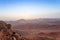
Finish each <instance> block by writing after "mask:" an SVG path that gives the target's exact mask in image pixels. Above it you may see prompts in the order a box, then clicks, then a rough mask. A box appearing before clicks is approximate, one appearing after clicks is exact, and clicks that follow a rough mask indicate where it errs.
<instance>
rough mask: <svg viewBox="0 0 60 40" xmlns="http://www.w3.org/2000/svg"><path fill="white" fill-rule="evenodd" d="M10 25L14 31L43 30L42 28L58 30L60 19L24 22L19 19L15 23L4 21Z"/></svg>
mask: <svg viewBox="0 0 60 40" xmlns="http://www.w3.org/2000/svg"><path fill="white" fill-rule="evenodd" d="M6 22H7V23H9V24H11V25H12V26H13V28H16V29H44V28H48V29H50V28H53V29H55V28H60V19H59V18H54V19H53V18H39V19H31V20H25V19H20V20H16V21H6Z"/></svg>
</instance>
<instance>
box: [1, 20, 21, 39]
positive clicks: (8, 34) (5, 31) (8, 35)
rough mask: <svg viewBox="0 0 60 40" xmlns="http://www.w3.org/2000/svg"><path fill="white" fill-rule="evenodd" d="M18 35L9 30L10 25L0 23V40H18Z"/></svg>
mask: <svg viewBox="0 0 60 40" xmlns="http://www.w3.org/2000/svg"><path fill="white" fill-rule="evenodd" d="M19 37H20V36H19V35H18V34H17V33H16V32H14V31H13V30H12V28H11V24H7V23H5V22H4V21H0V40H19Z"/></svg>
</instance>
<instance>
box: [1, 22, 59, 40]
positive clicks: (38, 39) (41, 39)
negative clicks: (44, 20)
mask: <svg viewBox="0 0 60 40" xmlns="http://www.w3.org/2000/svg"><path fill="white" fill-rule="evenodd" d="M0 40H60V32H49V31H47V32H45V31H44V32H42V31H32V30H30V31H28V30H27V31H25V30H24V31H22V30H13V28H12V25H11V24H7V23H5V22H4V21H0Z"/></svg>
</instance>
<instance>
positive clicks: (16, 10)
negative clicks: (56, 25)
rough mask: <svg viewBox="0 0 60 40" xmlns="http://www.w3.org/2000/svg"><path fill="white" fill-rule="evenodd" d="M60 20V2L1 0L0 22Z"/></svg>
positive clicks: (47, 0)
mask: <svg viewBox="0 0 60 40" xmlns="http://www.w3.org/2000/svg"><path fill="white" fill-rule="evenodd" d="M33 18H60V0H0V20H15V19H33Z"/></svg>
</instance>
